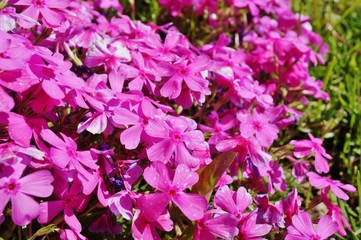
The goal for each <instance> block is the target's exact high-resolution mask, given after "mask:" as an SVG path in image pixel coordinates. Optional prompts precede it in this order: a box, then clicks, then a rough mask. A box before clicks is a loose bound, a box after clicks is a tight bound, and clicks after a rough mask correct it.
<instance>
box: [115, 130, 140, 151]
mask: <svg viewBox="0 0 361 240" xmlns="http://www.w3.org/2000/svg"><path fill="white" fill-rule="evenodd" d="M142 131H143V128H142V126H141V125H134V126H132V127H130V128H128V129H125V130H124V131H123V132H122V134H121V135H120V142H121V143H122V144H123V145H125V148H126V149H135V148H137V147H138V145H139V142H140V135H141V133H142Z"/></svg>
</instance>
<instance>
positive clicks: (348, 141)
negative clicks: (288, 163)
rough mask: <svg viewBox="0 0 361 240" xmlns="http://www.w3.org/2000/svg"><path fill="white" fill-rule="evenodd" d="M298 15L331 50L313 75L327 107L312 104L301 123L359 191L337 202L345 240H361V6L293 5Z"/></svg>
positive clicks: (303, 1)
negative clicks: (343, 218)
mask: <svg viewBox="0 0 361 240" xmlns="http://www.w3.org/2000/svg"><path fill="white" fill-rule="evenodd" d="M292 3H293V7H294V10H295V11H296V12H300V13H302V14H303V15H307V16H310V17H311V18H312V25H313V27H314V30H315V31H316V32H318V33H320V34H321V36H322V38H323V39H324V41H325V42H326V44H327V45H328V46H329V52H328V55H327V57H326V64H325V65H324V66H317V67H315V68H313V69H312V75H313V76H316V77H317V78H319V79H322V80H323V82H324V90H325V91H327V92H328V93H329V95H330V97H331V100H330V101H329V102H328V103H326V104H325V103H324V102H321V101H314V102H311V103H310V105H309V106H308V109H307V111H306V113H305V115H304V117H303V118H302V121H301V122H300V124H299V128H300V130H301V131H302V127H303V126H307V128H310V129H312V131H313V132H315V133H317V136H318V137H322V138H324V139H325V145H326V150H327V152H328V153H330V154H331V155H332V156H333V159H332V168H331V175H332V178H333V179H340V180H341V181H343V182H348V183H351V184H352V185H354V186H356V187H357V188H358V192H356V193H354V194H353V195H352V197H351V199H350V200H349V201H347V202H346V203H341V201H340V202H338V204H339V206H340V207H341V208H343V209H344V210H345V211H344V212H345V213H346V214H347V216H346V217H347V218H348V220H349V221H350V223H351V227H352V228H353V230H354V232H353V233H349V235H347V236H346V237H345V238H344V239H360V238H361V228H360V226H361V197H360V195H361V174H360V170H361V161H360V154H361V121H360V117H361V82H360V80H361V68H360V67H361V1H360V0H339V1H335V0H327V1H323V0H314V1H309V0H293V1H292Z"/></svg>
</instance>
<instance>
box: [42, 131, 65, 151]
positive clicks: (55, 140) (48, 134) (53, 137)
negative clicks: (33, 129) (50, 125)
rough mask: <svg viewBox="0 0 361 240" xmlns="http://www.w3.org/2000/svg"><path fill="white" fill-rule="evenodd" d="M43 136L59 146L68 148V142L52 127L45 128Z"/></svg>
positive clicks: (55, 145)
mask: <svg viewBox="0 0 361 240" xmlns="http://www.w3.org/2000/svg"><path fill="white" fill-rule="evenodd" d="M40 135H41V137H42V138H43V139H44V140H45V141H47V142H48V143H50V144H51V145H53V146H54V147H57V148H63V149H65V148H66V144H65V143H64V142H63V141H62V140H61V139H60V138H59V137H58V136H57V135H56V134H55V133H54V132H53V131H51V130H50V129H44V130H42V131H41V133H40Z"/></svg>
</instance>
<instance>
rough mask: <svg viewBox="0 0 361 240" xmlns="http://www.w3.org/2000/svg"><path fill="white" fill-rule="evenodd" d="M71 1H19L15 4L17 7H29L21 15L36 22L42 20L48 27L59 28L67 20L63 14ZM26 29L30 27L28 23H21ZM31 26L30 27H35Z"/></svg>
mask: <svg viewBox="0 0 361 240" xmlns="http://www.w3.org/2000/svg"><path fill="white" fill-rule="evenodd" d="M69 3H70V1H69V0H19V1H16V3H14V5H16V6H27V8H26V9H25V10H24V11H23V12H22V13H21V14H23V15H25V16H27V17H29V18H31V19H33V20H34V21H37V20H38V19H39V16H41V19H42V21H43V23H44V24H45V25H46V26H48V27H59V26H60V24H61V23H62V22H63V21H64V20H65V13H64V12H63V11H64V10H65V9H66V8H67V7H68V6H69ZM21 25H23V26H24V27H27V26H29V23H28V22H25V23H21ZM33 25H34V24H31V25H30V26H33Z"/></svg>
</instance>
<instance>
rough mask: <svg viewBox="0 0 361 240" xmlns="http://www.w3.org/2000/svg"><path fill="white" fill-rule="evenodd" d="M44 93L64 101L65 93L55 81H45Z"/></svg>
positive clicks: (43, 85) (43, 84)
mask: <svg viewBox="0 0 361 240" xmlns="http://www.w3.org/2000/svg"><path fill="white" fill-rule="evenodd" d="M41 86H42V88H43V90H44V92H46V94H47V95H48V96H49V97H51V98H54V99H63V98H64V97H65V94H64V92H63V91H62V90H61V88H60V87H59V85H58V84H57V83H56V82H55V81H54V80H43V83H42V84H41Z"/></svg>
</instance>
